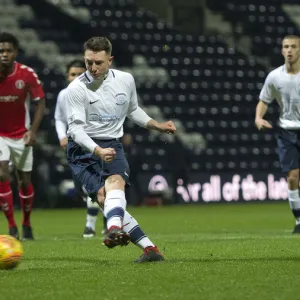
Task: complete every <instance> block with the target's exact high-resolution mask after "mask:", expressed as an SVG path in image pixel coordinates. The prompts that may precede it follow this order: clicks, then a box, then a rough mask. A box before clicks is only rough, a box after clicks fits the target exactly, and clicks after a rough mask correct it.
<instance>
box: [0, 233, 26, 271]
mask: <svg viewBox="0 0 300 300" xmlns="http://www.w3.org/2000/svg"><path fill="white" fill-rule="evenodd" d="M22 255H23V248H22V244H21V243H20V242H19V241H18V240H17V239H15V238H14V237H12V236H10V235H0V270H3V269H13V268H15V267H17V266H18V264H19V263H20V260H21V258H22Z"/></svg>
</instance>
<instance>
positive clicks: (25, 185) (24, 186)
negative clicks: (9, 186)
mask: <svg viewBox="0 0 300 300" xmlns="http://www.w3.org/2000/svg"><path fill="white" fill-rule="evenodd" d="M30 183H31V180H30V178H22V179H20V180H19V182H18V185H19V188H21V189H27V188H28V187H29V186H30Z"/></svg>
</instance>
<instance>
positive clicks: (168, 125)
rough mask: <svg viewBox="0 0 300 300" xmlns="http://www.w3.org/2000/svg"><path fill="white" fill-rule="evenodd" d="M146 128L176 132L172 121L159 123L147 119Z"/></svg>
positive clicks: (169, 132) (170, 132)
mask: <svg viewBox="0 0 300 300" xmlns="http://www.w3.org/2000/svg"><path fill="white" fill-rule="evenodd" d="M146 128H147V129H149V130H157V131H159V132H165V133H168V134H174V133H175V132H176V127H175V125H174V123H173V121H167V122H162V123H159V122H157V121H155V120H153V119H151V120H150V121H148V123H147V125H146Z"/></svg>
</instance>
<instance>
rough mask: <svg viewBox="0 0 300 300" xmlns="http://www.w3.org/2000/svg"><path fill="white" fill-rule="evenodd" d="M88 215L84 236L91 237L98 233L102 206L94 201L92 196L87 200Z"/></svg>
mask: <svg viewBox="0 0 300 300" xmlns="http://www.w3.org/2000/svg"><path fill="white" fill-rule="evenodd" d="M86 206H87V215H86V224H85V228H84V231H83V235H82V236H83V237H84V238H91V237H94V236H95V235H96V222H97V217H98V214H99V210H100V207H99V205H98V203H97V202H93V201H92V200H91V198H88V199H87V201H86Z"/></svg>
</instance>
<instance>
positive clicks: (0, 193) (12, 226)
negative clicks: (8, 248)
mask: <svg viewBox="0 0 300 300" xmlns="http://www.w3.org/2000/svg"><path fill="white" fill-rule="evenodd" d="M0 207H1V210H2V211H3V213H4V215H5V217H6V219H7V222H8V233H9V235H11V236H13V237H15V238H16V239H19V231H18V228H17V224H16V221H15V218H14V204H13V194H12V190H11V187H10V182H9V181H5V182H1V181H0Z"/></svg>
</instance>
